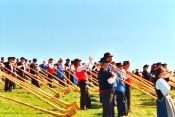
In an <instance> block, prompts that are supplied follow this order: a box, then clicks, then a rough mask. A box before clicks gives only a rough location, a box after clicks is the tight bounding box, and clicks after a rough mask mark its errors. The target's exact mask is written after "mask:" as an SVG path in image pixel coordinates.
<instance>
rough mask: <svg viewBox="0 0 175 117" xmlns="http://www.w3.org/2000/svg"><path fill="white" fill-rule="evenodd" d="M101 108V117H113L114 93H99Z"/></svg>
mask: <svg viewBox="0 0 175 117" xmlns="http://www.w3.org/2000/svg"><path fill="white" fill-rule="evenodd" d="M100 98H101V102H102V107H103V117H114V93H113V92H111V91H104V92H100Z"/></svg>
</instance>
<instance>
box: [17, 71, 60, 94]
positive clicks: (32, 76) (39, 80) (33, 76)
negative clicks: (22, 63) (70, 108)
mask: <svg viewBox="0 0 175 117" xmlns="http://www.w3.org/2000/svg"><path fill="white" fill-rule="evenodd" d="M17 69H18V70H21V71H22V72H24V73H25V74H26V75H28V76H29V77H30V78H33V79H35V80H37V81H38V82H39V83H41V84H42V85H44V86H45V87H46V88H48V89H49V90H51V91H52V92H54V93H55V95H54V97H60V96H61V94H60V93H59V92H58V91H56V90H54V89H52V88H50V87H49V86H47V85H46V84H45V83H43V81H41V79H39V77H37V76H36V75H34V74H31V73H29V72H27V71H24V70H22V69H19V68H17Z"/></svg>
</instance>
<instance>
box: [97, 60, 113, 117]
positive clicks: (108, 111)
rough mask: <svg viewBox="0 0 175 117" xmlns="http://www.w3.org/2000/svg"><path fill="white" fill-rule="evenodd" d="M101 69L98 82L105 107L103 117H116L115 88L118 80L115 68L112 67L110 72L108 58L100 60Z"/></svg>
mask: <svg viewBox="0 0 175 117" xmlns="http://www.w3.org/2000/svg"><path fill="white" fill-rule="evenodd" d="M99 62H100V64H101V68H100V71H99V72H98V81H99V89H100V100H101V103H102V107H103V117H114V86H113V83H114V81H115V80H116V75H115V73H114V70H115V68H114V66H111V71H109V70H108V67H109V63H110V61H108V60H107V59H106V58H104V57H103V58H101V59H100V61H99Z"/></svg>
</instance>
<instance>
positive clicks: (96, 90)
mask: <svg viewBox="0 0 175 117" xmlns="http://www.w3.org/2000/svg"><path fill="white" fill-rule="evenodd" d="M70 70H71V69H70ZM67 72H68V73H69V74H71V75H72V76H73V77H74V78H76V79H77V80H78V78H77V76H75V75H74V74H73V73H71V72H70V71H68V70H67ZM72 72H73V71H72ZM88 84H91V83H90V82H88ZM91 85H92V84H91ZM93 86H94V85H93ZM88 88H89V90H90V91H92V92H99V88H98V87H96V89H95V90H94V89H92V88H91V87H88Z"/></svg>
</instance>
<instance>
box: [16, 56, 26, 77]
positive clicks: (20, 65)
mask: <svg viewBox="0 0 175 117" xmlns="http://www.w3.org/2000/svg"><path fill="white" fill-rule="evenodd" d="M17 68H18V69H19V70H18V72H17V73H18V75H19V76H21V77H22V78H24V79H26V78H25V73H24V72H23V71H26V65H25V58H24V57H21V58H20V62H18V63H17Z"/></svg>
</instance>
